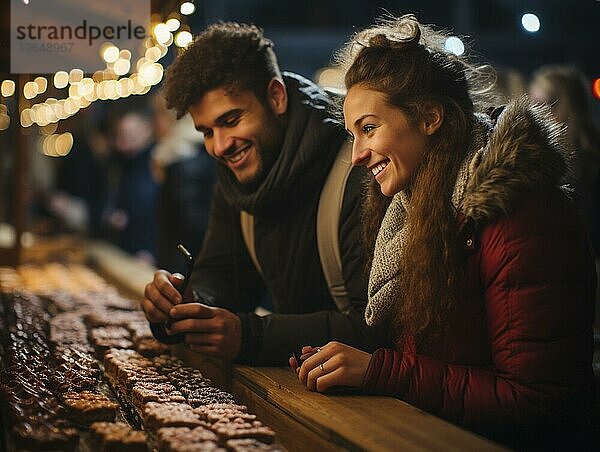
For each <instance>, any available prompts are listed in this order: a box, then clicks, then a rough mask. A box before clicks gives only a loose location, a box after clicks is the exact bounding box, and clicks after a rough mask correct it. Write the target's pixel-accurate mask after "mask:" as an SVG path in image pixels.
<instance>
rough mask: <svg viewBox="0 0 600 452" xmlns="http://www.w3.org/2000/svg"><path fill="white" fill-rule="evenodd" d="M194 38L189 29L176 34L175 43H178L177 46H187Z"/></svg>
mask: <svg viewBox="0 0 600 452" xmlns="http://www.w3.org/2000/svg"><path fill="white" fill-rule="evenodd" d="M193 39H194V38H193V37H192V34H191V33H190V32H189V31H180V32H179V33H177V35H175V45H177V47H187V46H188V45H190V43H191V42H192V41H193Z"/></svg>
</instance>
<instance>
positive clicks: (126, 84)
mask: <svg viewBox="0 0 600 452" xmlns="http://www.w3.org/2000/svg"><path fill="white" fill-rule="evenodd" d="M119 86H120V87H121V93H122V94H121V97H128V96H130V95H131V94H132V93H133V90H134V89H135V83H134V82H133V80H131V79H130V78H128V77H124V78H122V79H121V80H119Z"/></svg>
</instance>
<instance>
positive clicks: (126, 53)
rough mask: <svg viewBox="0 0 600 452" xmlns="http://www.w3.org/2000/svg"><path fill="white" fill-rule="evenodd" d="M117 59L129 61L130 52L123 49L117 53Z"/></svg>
mask: <svg viewBox="0 0 600 452" xmlns="http://www.w3.org/2000/svg"><path fill="white" fill-rule="evenodd" d="M119 58H123V59H124V60H131V52H130V51H129V50H127V49H123V50H121V51H120V52H119Z"/></svg>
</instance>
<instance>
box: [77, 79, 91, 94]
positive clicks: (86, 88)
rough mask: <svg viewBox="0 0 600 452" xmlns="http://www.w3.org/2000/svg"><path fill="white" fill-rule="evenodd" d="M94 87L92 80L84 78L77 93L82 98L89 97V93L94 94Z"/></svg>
mask: <svg viewBox="0 0 600 452" xmlns="http://www.w3.org/2000/svg"><path fill="white" fill-rule="evenodd" d="M94 85H95V83H94V80H92V79H91V78H89V77H86V78H84V79H83V80H81V82H80V86H79V92H80V93H81V95H82V96H89V95H90V94H91V93H93V92H94Z"/></svg>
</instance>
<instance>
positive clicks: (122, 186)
mask: <svg viewBox="0 0 600 452" xmlns="http://www.w3.org/2000/svg"><path fill="white" fill-rule="evenodd" d="M111 114H112V115H111V117H112V121H111V137H112V148H113V155H112V158H111V160H112V165H111V174H110V179H111V185H112V208H111V209H110V211H109V212H108V215H107V218H106V221H107V224H108V227H109V229H110V231H111V237H112V239H113V240H114V241H115V243H116V244H117V245H118V246H120V247H121V248H122V249H123V250H125V251H127V252H128V253H131V254H133V255H135V256H137V257H138V258H140V259H142V260H144V261H146V262H148V263H150V264H154V263H155V260H156V201H157V196H158V185H157V183H156V181H155V180H154V178H153V177H152V173H151V164H150V162H151V151H152V148H153V147H154V128H153V123H152V116H151V112H150V109H149V108H148V105H147V103H146V101H145V100H144V99H141V98H134V99H131V100H128V101H126V102H120V103H119V104H118V105H117V106H116V107H115V110H114V111H112V112H111Z"/></svg>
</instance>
